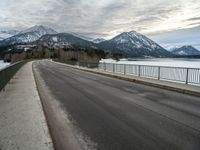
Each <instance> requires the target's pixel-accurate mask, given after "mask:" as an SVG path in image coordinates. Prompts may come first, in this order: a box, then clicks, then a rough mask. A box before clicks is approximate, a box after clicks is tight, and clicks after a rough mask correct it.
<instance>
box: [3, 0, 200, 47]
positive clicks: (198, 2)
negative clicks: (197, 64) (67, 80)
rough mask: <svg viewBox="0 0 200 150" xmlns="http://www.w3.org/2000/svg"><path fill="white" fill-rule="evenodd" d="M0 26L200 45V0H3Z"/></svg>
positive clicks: (168, 44) (165, 44) (164, 43)
mask: <svg viewBox="0 0 200 150" xmlns="http://www.w3.org/2000/svg"><path fill="white" fill-rule="evenodd" d="M0 8H1V9H0V29H17V30H23V29H26V28H28V27H31V26H34V25H45V26H48V27H51V28H53V29H55V30H56V31H58V32H75V33H79V34H82V35H85V36H89V37H93V38H105V39H110V38H112V37H114V36H115V35H117V34H119V33H121V32H127V31H132V30H134V31H137V32H139V33H142V34H144V35H146V36H148V37H150V38H152V39H153V40H154V41H156V42H158V43H159V44H160V45H161V46H163V47H169V46H178V45H186V44H187V45H188V44H193V45H194V46H195V47H196V48H199V49H200V42H199V41H200V40H197V39H200V0H0Z"/></svg>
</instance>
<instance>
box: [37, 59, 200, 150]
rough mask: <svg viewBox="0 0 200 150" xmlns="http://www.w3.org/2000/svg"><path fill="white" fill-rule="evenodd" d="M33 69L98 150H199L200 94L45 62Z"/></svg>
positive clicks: (40, 62) (39, 63)
mask: <svg viewBox="0 0 200 150" xmlns="http://www.w3.org/2000/svg"><path fill="white" fill-rule="evenodd" d="M34 68H36V70H37V71H38V72H39V73H40V75H41V77H42V78H43V80H44V82H45V84H46V86H48V88H49V89H50V91H51V94H52V96H54V97H55V98H56V100H57V101H59V102H60V103H62V106H63V107H62V109H64V110H65V111H66V113H68V115H69V116H70V117H71V118H72V119H73V120H74V121H75V122H76V126H78V127H79V128H80V130H81V132H82V133H83V134H84V135H87V137H89V138H90V139H91V140H92V141H93V142H95V143H97V149H99V150H163V149H166V150H179V149H180V150H199V149H200V98H199V97H194V96H189V95H185V94H181V93H176V92H172V91H167V90H163V89H159V88H155V87H150V86H146V85H141V84H136V83H132V82H127V81H122V80H119V79H114V78H110V77H105V76H101V75H96V74H92V73H88V72H84V71H80V70H76V69H72V68H70V67H66V66H63V65H59V64H55V63H53V62H49V61H38V62H36V63H35V64H34ZM66 134H67V133H66Z"/></svg>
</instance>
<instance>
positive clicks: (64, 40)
mask: <svg viewBox="0 0 200 150" xmlns="http://www.w3.org/2000/svg"><path fill="white" fill-rule="evenodd" d="M37 44H38V45H40V46H46V47H49V48H97V46H96V45H95V44H94V43H92V42H90V41H87V40H84V39H81V38H79V37H76V36H74V35H72V34H68V33H59V34H53V35H44V36H42V37H41V38H40V39H39V40H38V41H37Z"/></svg>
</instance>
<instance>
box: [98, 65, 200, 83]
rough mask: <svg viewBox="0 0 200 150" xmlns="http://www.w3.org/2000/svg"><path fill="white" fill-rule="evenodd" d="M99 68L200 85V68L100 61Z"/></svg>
mask: <svg viewBox="0 0 200 150" xmlns="http://www.w3.org/2000/svg"><path fill="white" fill-rule="evenodd" d="M98 69H99V70H102V71H106V72H112V73H119V74H124V75H133V76H138V77H145V78H153V79H157V80H167V81H173V82H180V83H185V84H195V85H200V68H184V67H165V66H148V65H134V64H115V63H100V64H99V66H98Z"/></svg>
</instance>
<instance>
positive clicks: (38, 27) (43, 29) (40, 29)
mask: <svg viewBox="0 0 200 150" xmlns="http://www.w3.org/2000/svg"><path fill="white" fill-rule="evenodd" d="M28 32H43V33H45V34H56V33H57V32H56V31H55V30H53V29H51V28H49V27H46V26H43V25H35V26H33V27H30V28H28V29H26V30H24V31H21V32H20V34H24V33H28Z"/></svg>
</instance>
